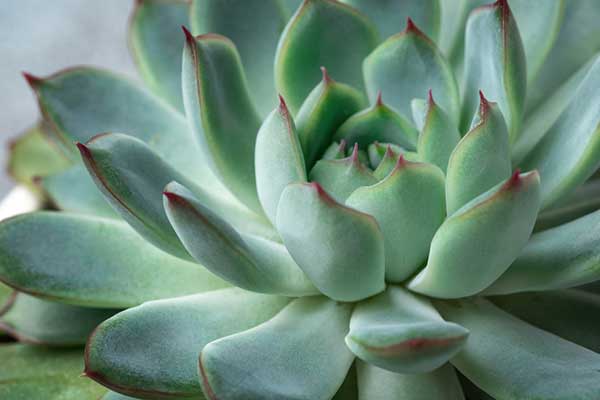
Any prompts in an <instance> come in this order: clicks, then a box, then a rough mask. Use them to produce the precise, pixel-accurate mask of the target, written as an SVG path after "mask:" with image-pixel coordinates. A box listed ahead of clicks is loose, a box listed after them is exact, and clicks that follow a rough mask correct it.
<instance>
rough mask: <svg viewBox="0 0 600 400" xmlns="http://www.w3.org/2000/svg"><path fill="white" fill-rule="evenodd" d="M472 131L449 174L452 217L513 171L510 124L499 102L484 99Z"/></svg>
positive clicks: (452, 159) (454, 157) (453, 159)
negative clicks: (505, 118) (505, 119)
mask: <svg viewBox="0 0 600 400" xmlns="http://www.w3.org/2000/svg"><path fill="white" fill-rule="evenodd" d="M473 122H474V124H473V126H472V127H471V130H469V132H468V133H467V134H466V135H465V136H464V137H463V138H462V139H461V141H460V142H458V144H457V145H456V147H455V148H454V150H453V151H452V154H451V155H450V160H449V162H448V170H447V172H446V206H447V208H448V215H452V214H453V213H454V212H455V211H456V210H458V209H459V208H461V207H462V206H464V205H465V204H466V203H468V202H469V201H471V200H473V199H474V198H475V197H477V196H479V195H480V194H482V193H484V192H485V191H487V190H489V189H490V188H492V187H493V186H495V185H496V184H498V182H501V181H502V180H504V179H506V178H508V176H509V175H510V171H511V165H510V145H509V138H508V131H507V128H506V123H505V121H504V118H503V117H502V113H501V112H500V108H499V107H498V106H497V105H496V104H495V103H488V102H487V100H485V98H484V97H483V96H482V97H481V103H480V106H479V111H478V114H477V116H476V119H475V120H474V121H473Z"/></svg>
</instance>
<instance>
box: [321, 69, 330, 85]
mask: <svg viewBox="0 0 600 400" xmlns="http://www.w3.org/2000/svg"><path fill="white" fill-rule="evenodd" d="M321 73H322V74H323V82H325V84H330V83H331V81H332V80H331V77H330V76H329V73H328V72H327V68H325V67H323V66H322V67H321Z"/></svg>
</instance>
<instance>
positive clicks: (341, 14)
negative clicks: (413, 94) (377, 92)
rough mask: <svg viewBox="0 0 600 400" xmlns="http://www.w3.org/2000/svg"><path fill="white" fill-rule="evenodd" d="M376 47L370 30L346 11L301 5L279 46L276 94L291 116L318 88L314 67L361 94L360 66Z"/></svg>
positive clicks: (322, 2)
mask: <svg viewBox="0 0 600 400" xmlns="http://www.w3.org/2000/svg"><path fill="white" fill-rule="evenodd" d="M377 41H378V35H377V31H376V28H375V26H374V25H373V24H372V23H371V22H370V21H369V20H368V19H367V18H366V17H365V16H364V15H363V14H362V13H359V12H357V11H356V10H354V9H353V8H352V7H349V6H347V5H344V4H342V3H339V2H337V1H333V0H309V1H305V2H303V3H302V6H301V7H300V8H299V9H298V11H296V13H295V14H294V16H293V17H292V19H291V20H290V21H289V22H288V24H287V26H286V28H285V30H284V31H283V33H282V35H281V38H280V40H279V45H278V48H277V54H276V56H275V83H276V88H277V90H278V91H279V93H281V94H282V95H283V97H285V99H286V101H287V102H288V105H289V107H290V109H291V111H292V113H296V112H297V111H298V110H299V109H300V106H301V104H302V102H303V101H304V99H305V98H306V97H307V96H308V94H309V93H310V91H311V90H312V89H313V88H314V87H315V85H316V84H317V83H318V82H319V78H320V72H319V68H320V67H325V68H327V70H328V71H329V73H330V74H331V76H333V77H334V78H335V79H337V80H339V81H340V82H343V83H346V84H349V85H352V86H354V87H356V88H362V87H363V80H362V74H361V68H360V66H361V63H362V61H363V59H364V58H365V57H366V56H367V55H368V54H369V52H370V51H371V50H372V49H373V48H374V47H375V45H376V44H377ZM342 43H352V46H343V45H341V44H342Z"/></svg>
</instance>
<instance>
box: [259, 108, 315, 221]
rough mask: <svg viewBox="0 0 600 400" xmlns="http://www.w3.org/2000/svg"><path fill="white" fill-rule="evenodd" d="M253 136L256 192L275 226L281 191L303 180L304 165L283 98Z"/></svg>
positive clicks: (294, 128)
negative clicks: (254, 137) (255, 135)
mask: <svg viewBox="0 0 600 400" xmlns="http://www.w3.org/2000/svg"><path fill="white" fill-rule="evenodd" d="M279 100H280V103H279V107H278V108H277V109H275V110H273V112H272V113H271V114H270V115H269V116H268V117H267V119H266V120H265V121H264V122H263V124H262V126H261V127H260V130H259V131H258V135H257V137H256V150H255V155H254V166H255V170H256V190H257V192H258V199H259V200H260V204H261V205H262V208H263V210H264V211H265V214H266V215H267V217H269V220H270V221H271V223H273V224H275V219H276V217H277V205H278V204H279V198H280V197H281V192H282V191H283V189H285V187H286V186H287V185H288V184H290V183H292V182H305V181H306V166H305V164H304V155H303V153H302V147H301V145H300V141H299V139H298V134H297V133H296V125H295V124H294V120H293V119H292V116H291V115H290V112H289V110H288V108H287V105H286V104H285V100H284V99H283V97H280V98H279Z"/></svg>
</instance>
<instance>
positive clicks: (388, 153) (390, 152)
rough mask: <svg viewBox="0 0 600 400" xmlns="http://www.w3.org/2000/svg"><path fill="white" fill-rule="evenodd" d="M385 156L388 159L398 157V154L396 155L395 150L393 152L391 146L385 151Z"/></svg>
mask: <svg viewBox="0 0 600 400" xmlns="http://www.w3.org/2000/svg"><path fill="white" fill-rule="evenodd" d="M385 155H386V156H388V157H394V156H395V155H396V153H394V150H392V146H390V145H389V144H388V145H387V147H386V149H385Z"/></svg>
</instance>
